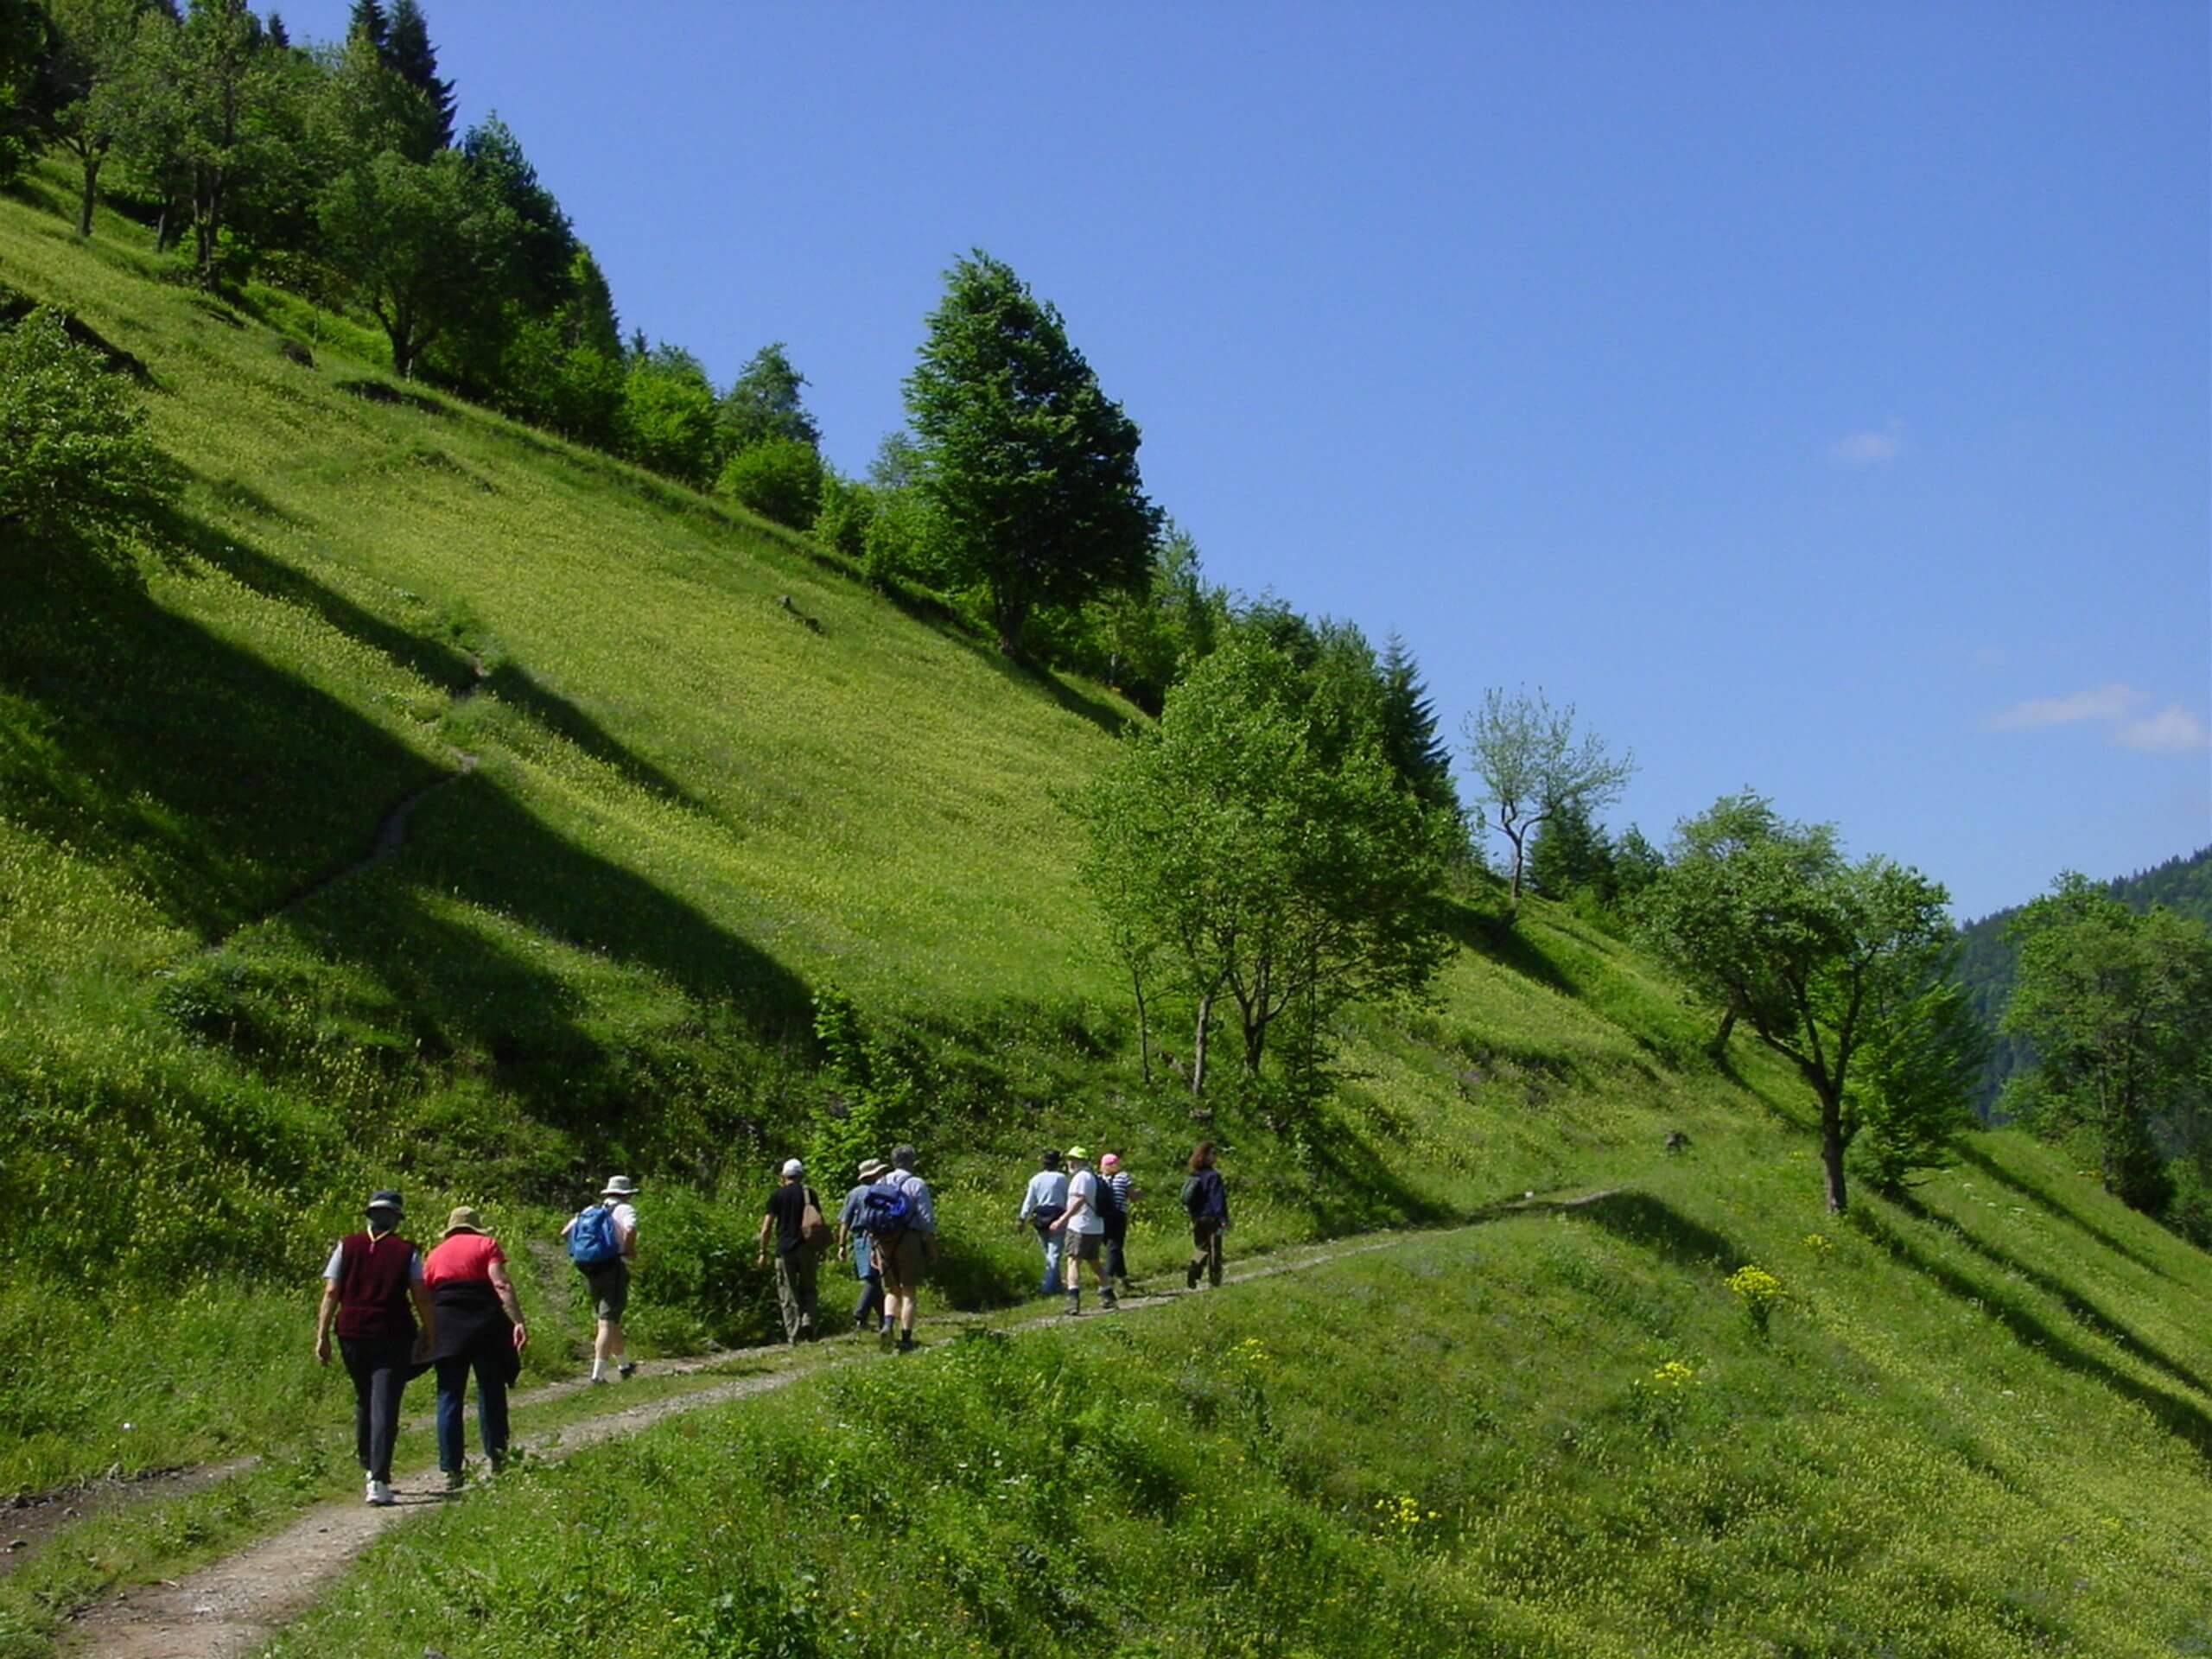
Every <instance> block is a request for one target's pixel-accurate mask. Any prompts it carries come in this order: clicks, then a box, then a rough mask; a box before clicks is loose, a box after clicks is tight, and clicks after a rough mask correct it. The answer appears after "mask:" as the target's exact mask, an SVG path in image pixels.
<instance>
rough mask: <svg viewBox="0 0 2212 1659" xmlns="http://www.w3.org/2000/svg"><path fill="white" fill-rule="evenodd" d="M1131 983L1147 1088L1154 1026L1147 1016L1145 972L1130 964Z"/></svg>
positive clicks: (1138, 1054)
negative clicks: (1133, 991) (1135, 1004)
mask: <svg viewBox="0 0 2212 1659" xmlns="http://www.w3.org/2000/svg"><path fill="white" fill-rule="evenodd" d="M1129 983H1130V985H1131V986H1132V987H1133V988H1135V991H1136V998H1137V1059H1138V1063H1139V1064H1140V1065H1142V1066H1143V1068H1144V1080H1145V1084H1146V1086H1147V1087H1149V1086H1150V1085H1151V1083H1152V1026H1151V1023H1150V1021H1149V1020H1147V1017H1146V1014H1145V1007H1144V972H1143V970H1142V969H1140V968H1139V967H1138V966H1137V965H1136V964H1135V963H1130V964H1129Z"/></svg>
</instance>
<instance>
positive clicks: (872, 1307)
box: [853, 1273, 883, 1327]
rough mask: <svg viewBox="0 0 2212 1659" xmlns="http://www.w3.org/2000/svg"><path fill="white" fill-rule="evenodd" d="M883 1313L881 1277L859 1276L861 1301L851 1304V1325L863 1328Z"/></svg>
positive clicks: (866, 1274) (869, 1274) (872, 1274)
mask: <svg viewBox="0 0 2212 1659" xmlns="http://www.w3.org/2000/svg"><path fill="white" fill-rule="evenodd" d="M882 1312H883V1275H882V1274H880V1273H864V1274H861V1299H860V1300H859V1301H857V1302H855V1303H854V1304H853V1324H854V1325H855V1327H864V1326H866V1325H868V1323H869V1322H870V1321H871V1320H873V1319H874V1318H875V1317H876V1316H877V1315H878V1314H880V1313H882Z"/></svg>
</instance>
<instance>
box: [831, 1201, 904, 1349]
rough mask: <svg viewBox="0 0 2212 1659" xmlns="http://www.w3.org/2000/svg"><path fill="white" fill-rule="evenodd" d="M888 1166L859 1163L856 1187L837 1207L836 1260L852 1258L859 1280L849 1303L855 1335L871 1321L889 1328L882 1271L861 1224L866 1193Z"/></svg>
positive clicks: (866, 1203) (866, 1202) (881, 1327)
mask: <svg viewBox="0 0 2212 1659" xmlns="http://www.w3.org/2000/svg"><path fill="white" fill-rule="evenodd" d="M890 1167H891V1166H890V1165H888V1164H887V1163H885V1162H884V1161H883V1160H882V1159H880V1158H864V1159H862V1160H861V1180H860V1185H858V1186H855V1188H853V1190H852V1191H851V1192H848V1193H846V1194H845V1201H844V1203H843V1204H842V1205H839V1206H838V1208H837V1259H838V1260H839V1261H841V1262H842V1261H843V1260H844V1259H845V1258H846V1257H847V1256H850V1257H851V1258H852V1262H853V1271H854V1272H855V1274H857V1275H858V1276H859V1278H860V1281H861V1299H860V1300H859V1301H857V1302H855V1303H854V1304H853V1330H854V1332H855V1334H857V1333H859V1332H863V1331H865V1330H867V1329H868V1321H869V1320H871V1319H874V1321H875V1322H876V1328H877V1330H879V1331H887V1330H888V1329H890V1327H891V1316H890V1315H889V1314H887V1313H885V1312H884V1311H883V1270H882V1269H881V1268H878V1267H877V1266H876V1265H875V1252H874V1250H873V1249H870V1248H869V1245H868V1230H867V1229H866V1228H865V1227H863V1226H862V1225H861V1220H862V1218H863V1217H865V1216H866V1214H867V1212H868V1188H869V1187H871V1186H873V1185H875V1183H876V1181H877V1180H878V1179H880V1177H881V1176H882V1174H883V1172H884V1171H885V1170H887V1169H888V1168H890Z"/></svg>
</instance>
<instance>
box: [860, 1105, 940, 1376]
mask: <svg viewBox="0 0 2212 1659" xmlns="http://www.w3.org/2000/svg"><path fill="white" fill-rule="evenodd" d="M916 1156H917V1154H916V1153H915V1151H914V1149H913V1147H909V1146H899V1147H893V1148H892V1152H891V1169H890V1172H889V1173H887V1174H886V1175H884V1176H883V1177H882V1179H880V1180H878V1181H877V1182H876V1183H875V1184H874V1185H873V1186H871V1187H869V1188H868V1192H867V1194H866V1195H865V1197H864V1198H863V1199H862V1201H861V1227H862V1230H864V1231H865V1232H866V1233H867V1234H868V1245H869V1248H870V1249H873V1250H874V1252H875V1265H876V1268H877V1270H878V1271H879V1272H880V1273H881V1274H883V1311H884V1313H885V1315H886V1322H885V1325H884V1327H883V1338H882V1339H883V1341H884V1343H885V1344H889V1343H890V1341H891V1339H892V1332H893V1330H894V1329H895V1330H896V1331H897V1332H898V1333H899V1334H898V1340H899V1352H900V1353H902V1354H905V1353H912V1351H913V1349H914V1313H915V1311H916V1309H917V1308H918V1306H919V1299H920V1296H921V1289H922V1274H924V1273H925V1272H926V1271H927V1270H928V1269H929V1268H932V1267H935V1266H936V1265H937V1202H936V1200H935V1199H933V1198H931V1196H930V1187H929V1183H928V1182H927V1181H925V1180H924V1179H922V1178H921V1177H920V1176H918V1175H917V1174H915V1173H914V1160H915V1157H916Z"/></svg>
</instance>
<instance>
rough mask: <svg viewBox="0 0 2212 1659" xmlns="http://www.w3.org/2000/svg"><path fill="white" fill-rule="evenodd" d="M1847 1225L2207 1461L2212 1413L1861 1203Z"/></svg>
mask: <svg viewBox="0 0 2212 1659" xmlns="http://www.w3.org/2000/svg"><path fill="white" fill-rule="evenodd" d="M1850 1217H1851V1222H1850V1224H1851V1225H1852V1226H1853V1227H1855V1228H1857V1229H1858V1230H1859V1232H1860V1233H1862V1234H1863V1235H1865V1236H1866V1237H1867V1238H1868V1239H1869V1240H1871V1241H1872V1243H1876V1244H1878V1245H1879V1246H1881V1247H1882V1248H1883V1249H1885V1250H1886V1251H1887V1252H1888V1253H1889V1254H1890V1255H1891V1257H1892V1258H1894V1259H1895V1260H1897V1261H1898V1262H1903V1263H1904V1265H1905V1266H1907V1267H1909V1268H1912V1269H1913V1270H1914V1271H1915V1272H1916V1273H1918V1274H1922V1275H1923V1276H1924V1277H1926V1278H1927V1279H1928V1280H1929V1281H1931V1282H1933V1283H1934V1284H1936V1286H1938V1287H1941V1288H1942V1290H1943V1291H1945V1292H1946V1293H1947V1294H1949V1295H1952V1296H1955V1297H1956V1298H1957V1299H1958V1300H1960V1301H1961V1302H1964V1303H1967V1304H1968V1305H1970V1306H1974V1307H1977V1308H1980V1310H1981V1311H1982V1312H1984V1313H1987V1314H1989V1315H1990V1317H1991V1318H1993V1319H1996V1320H1997V1322H1998V1323H1999V1324H2000V1325H2003V1326H2004V1327H2005V1330H2006V1331H2008V1332H2011V1333H2012V1338H2013V1339H2014V1340H2015V1341H2017V1342H2018V1343H2019V1344H2021V1345H2022V1346H2023V1347H2025V1348H2031V1349H2034V1350H2036V1351H2038V1352H2040V1353H2042V1354H2043V1355H2044V1357H2046V1358H2048V1359H2050V1361H2051V1362H2052V1363H2055V1364H2057V1365H2060V1366H2063V1368H2064V1369H2066V1370H2069V1371H2072V1372H2075V1374H2076V1375H2078V1376H2086V1377H2088V1378H2090V1379H2091V1380H2092V1381H2094V1382H2097V1383H2102V1384H2103V1385H2104V1386H2105V1387H2107V1388H2108V1389H2111V1390H2112V1391H2113V1393H2114V1394H2117V1395H2120V1397H2121V1398H2123V1399H2126V1400H2130V1401H2133V1402H2134V1403H2136V1404H2137V1405H2139V1406H2141V1407H2142V1408H2144V1409H2145V1411H2147V1412H2148V1413H2149V1414H2151V1417H2152V1421H2155V1422H2157V1424H2158V1427H2161V1428H2163V1429H2164V1430H2165V1432H2166V1433H2169V1434H2171V1435H2172V1436H2173V1437H2174V1438H2175V1439H2177V1440H2180V1441H2181V1442H2182V1443H2183V1444H2184V1445H2185V1446H2188V1447H2189V1448H2190V1450H2191V1451H2193V1452H2196V1455H2197V1456H2198V1457H2199V1458H2200V1459H2203V1460H2204V1461H2205V1462H2206V1463H2208V1464H2212V1415H2208V1414H2206V1412H2205V1411H2204V1409H2203V1408H2202V1407H2200V1406H2198V1405H2196V1404H2195V1403H2194V1402H2190V1401H2188V1400H2183V1399H2177V1397H2176V1396H2174V1395H2171V1394H2170V1393H2168V1392H2167V1391H2166V1390H2165V1389H2162V1388H2159V1387H2158V1386H2157V1385H2156V1384H2154V1383H2146V1382H2145V1381H2143V1380H2142V1379H2141V1378H2140V1377H2138V1376H2132V1375H2130V1374H2129V1373H2128V1372H2126V1371H2124V1370H2120V1368H2119V1367H2118V1366H2116V1365H2113V1364H2112V1363H2110V1362H2109V1361H2107V1360H2106V1359H2103V1358H2102V1357H2100V1356H2098V1355H2097V1354H2095V1353H2093V1352H2092V1351H2089V1350H2088V1349H2087V1348H2084V1347H2082V1345H2080V1344H2078V1343H2075V1342H2074V1341H2072V1340H2071V1339H2070V1338H2068V1337H2066V1336H2065V1335H2063V1334H2062V1333H2061V1332H2057V1331H2055V1330H2053V1329H2052V1328H2051V1327H2050V1325H2048V1324H2046V1323H2045V1322H2044V1320H2043V1319H2039V1318H2038V1317H2037V1315H2036V1314H2035V1313H2031V1311H2029V1310H2028V1309H2026V1308H2024V1307H2022V1306H2019V1305H2018V1303H2017V1302H2014V1301H2013V1300H2011V1299H2010V1298H2009V1297H2007V1296H2006V1295H2005V1294H2003V1292H2002V1291H2001V1290H2000V1289H1999V1288H1998V1287H1994V1286H1991V1285H1987V1284H1984V1283H1981V1282H1980V1281H1976V1280H1974V1279H1970V1278H1968V1277H1967V1275H1966V1274H1963V1273H1961V1272H1959V1271H1958V1270H1957V1269H1956V1268H1951V1267H1948V1266H1946V1265H1945V1264H1944V1263H1942V1262H1938V1261H1936V1259H1935V1257H1933V1256H1931V1255H1929V1254H1928V1253H1927V1252H1926V1251H1924V1250H1923V1249H1920V1247H1919V1246H1918V1245H1916V1244H1915V1243H1913V1242H1912V1241H1911V1240H1910V1239H1908V1238H1906V1237H1905V1236H1904V1235H1903V1234H1902V1233H1900V1232H1899V1231H1898V1230H1897V1229H1896V1228H1894V1227H1892V1226H1891V1225H1890V1224H1889V1223H1888V1222H1886V1221H1885V1220H1883V1218H1882V1217H1880V1216H1878V1215H1877V1214H1875V1213H1874V1212H1873V1211H1872V1210H1871V1209H1869V1208H1867V1207H1866V1205H1859V1206H1858V1207H1856V1208H1854V1209H1853V1210H1852V1211H1851V1212H1850Z"/></svg>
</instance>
